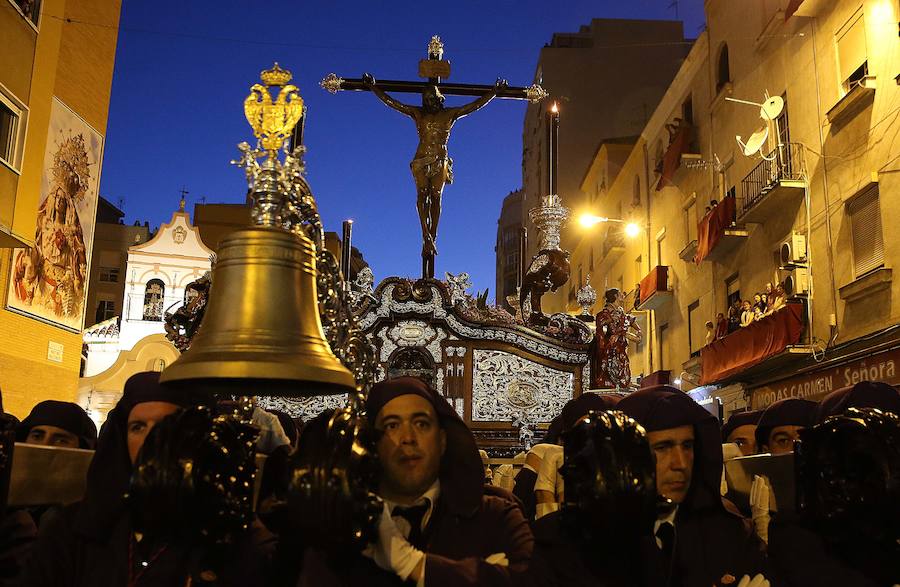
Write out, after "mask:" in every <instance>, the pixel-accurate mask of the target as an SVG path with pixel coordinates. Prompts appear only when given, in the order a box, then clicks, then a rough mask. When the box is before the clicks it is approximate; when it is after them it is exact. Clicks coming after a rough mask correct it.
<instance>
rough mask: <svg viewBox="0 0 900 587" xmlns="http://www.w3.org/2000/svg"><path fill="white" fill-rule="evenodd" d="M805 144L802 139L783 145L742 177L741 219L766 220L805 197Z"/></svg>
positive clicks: (747, 220) (739, 213) (755, 221)
mask: <svg viewBox="0 0 900 587" xmlns="http://www.w3.org/2000/svg"><path fill="white" fill-rule="evenodd" d="M803 169H804V165H803V148H802V146H801V145H800V144H799V143H787V144H784V145H779V146H777V147H775V149H774V150H773V151H772V152H771V153H769V154H768V155H766V156H765V157H764V158H763V160H762V161H760V162H759V165H757V166H756V167H754V168H753V171H751V172H750V173H748V174H747V177H745V178H744V179H743V180H741V198H740V201H738V207H737V219H738V221H739V222H752V223H757V224H758V223H762V222H765V220H766V219H767V218H771V217H772V216H773V215H777V214H783V213H784V211H785V209H788V208H790V207H792V206H796V205H797V204H799V202H800V201H801V200H802V199H803V195H804V193H805V191H806V182H805V181H804V180H803Z"/></svg>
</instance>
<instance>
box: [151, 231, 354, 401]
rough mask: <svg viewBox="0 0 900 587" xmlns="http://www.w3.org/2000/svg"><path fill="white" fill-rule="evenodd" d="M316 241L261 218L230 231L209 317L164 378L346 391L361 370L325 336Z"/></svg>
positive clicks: (234, 386) (215, 388)
mask: <svg viewBox="0 0 900 587" xmlns="http://www.w3.org/2000/svg"><path fill="white" fill-rule="evenodd" d="M317 300H318V297H317V295H316V267H315V255H314V245H313V243H312V242H311V241H310V240H309V239H307V238H305V237H303V236H301V235H297V234H292V233H289V232H286V231H284V230H281V229H279V228H274V227H267V226H258V227H253V228H246V229H242V230H238V231H235V232H233V233H231V234H230V235H228V236H227V237H225V238H224V239H222V241H221V244H220V247H219V258H218V261H217V262H216V265H215V268H214V270H213V279H212V287H211V289H210V292H209V302H208V306H207V308H206V313H205V315H204V318H203V323H202V324H201V326H200V329H199V330H198V332H197V334H196V336H195V337H194V340H193V342H192V344H191V347H190V349H188V350H187V351H186V352H185V353H184V354H182V356H181V357H180V358H179V359H178V360H177V361H175V362H174V363H172V365H170V366H169V367H168V368H167V369H165V370H164V371H163V373H162V375H161V377H160V382H162V383H168V384H172V385H185V386H190V387H191V388H192V389H195V390H206V391H211V392H217V393H228V394H234V395H260V396H266V395H277V396H284V397H306V396H312V395H328V394H336V393H345V392H347V391H349V390H352V389H354V388H355V387H356V385H355V381H354V378H353V375H352V374H351V373H350V371H349V370H348V369H347V368H346V367H344V365H343V364H341V362H340V361H339V360H338V359H337V357H335V355H334V353H333V352H332V351H331V347H330V346H329V345H328V342H327V341H326V340H325V335H324V333H323V331H322V323H321V321H320V319H319V310H318V302H317Z"/></svg>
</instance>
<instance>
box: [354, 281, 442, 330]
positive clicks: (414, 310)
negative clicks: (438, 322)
mask: <svg viewBox="0 0 900 587" xmlns="http://www.w3.org/2000/svg"><path fill="white" fill-rule="evenodd" d="M395 287H396V284H391V285H388V286H387V287H385V288H384V290H382V292H381V299H380V300H379V303H378V305H377V306H376V307H375V308H370V310H369V311H368V312H366V314H365V315H363V316H362V317H360V319H359V321H358V325H359V328H360V329H361V330H368V329H369V328H371V327H372V326H373V325H374V324H375V322H376V321H377V320H378V319H379V318H387V317H389V316H390V315H391V312H393V313H395V314H419V315H421V316H425V315H429V314H431V315H434V317H435V318H446V317H447V311H446V310H445V309H444V307H443V302H442V300H443V298H442V297H441V292H439V291H438V289H437V288H436V287H434V286H431V301H430V302H428V303H420V302H416V301H406V302H396V301H394V299H393V294H394V288H395Z"/></svg>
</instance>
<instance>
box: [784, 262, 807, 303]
mask: <svg viewBox="0 0 900 587" xmlns="http://www.w3.org/2000/svg"><path fill="white" fill-rule="evenodd" d="M781 286H782V287H783V288H784V295H786V296H787V297H789V298H792V297H796V296H806V295H809V269H807V268H806V267H794V268H792V269H789V270H787V271H785V276H784V279H783V280H782V282H781Z"/></svg>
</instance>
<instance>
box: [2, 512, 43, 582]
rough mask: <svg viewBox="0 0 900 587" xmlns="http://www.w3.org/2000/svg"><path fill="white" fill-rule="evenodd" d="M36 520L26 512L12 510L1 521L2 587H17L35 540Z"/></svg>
mask: <svg viewBox="0 0 900 587" xmlns="http://www.w3.org/2000/svg"><path fill="white" fill-rule="evenodd" d="M37 533H38V531H37V528H36V527H35V525H34V520H33V519H32V518H31V516H30V515H29V514H28V512H26V511H24V510H12V511H9V512H7V513H6V515H4V516H3V518H2V520H0V586H6V585H15V584H16V581H15V580H16V579H17V578H18V577H19V575H20V574H21V573H22V570H23V569H24V567H25V561H26V560H27V558H28V556H29V555H30V551H31V547H32V545H33V543H34V539H35V538H36V537H37Z"/></svg>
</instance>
